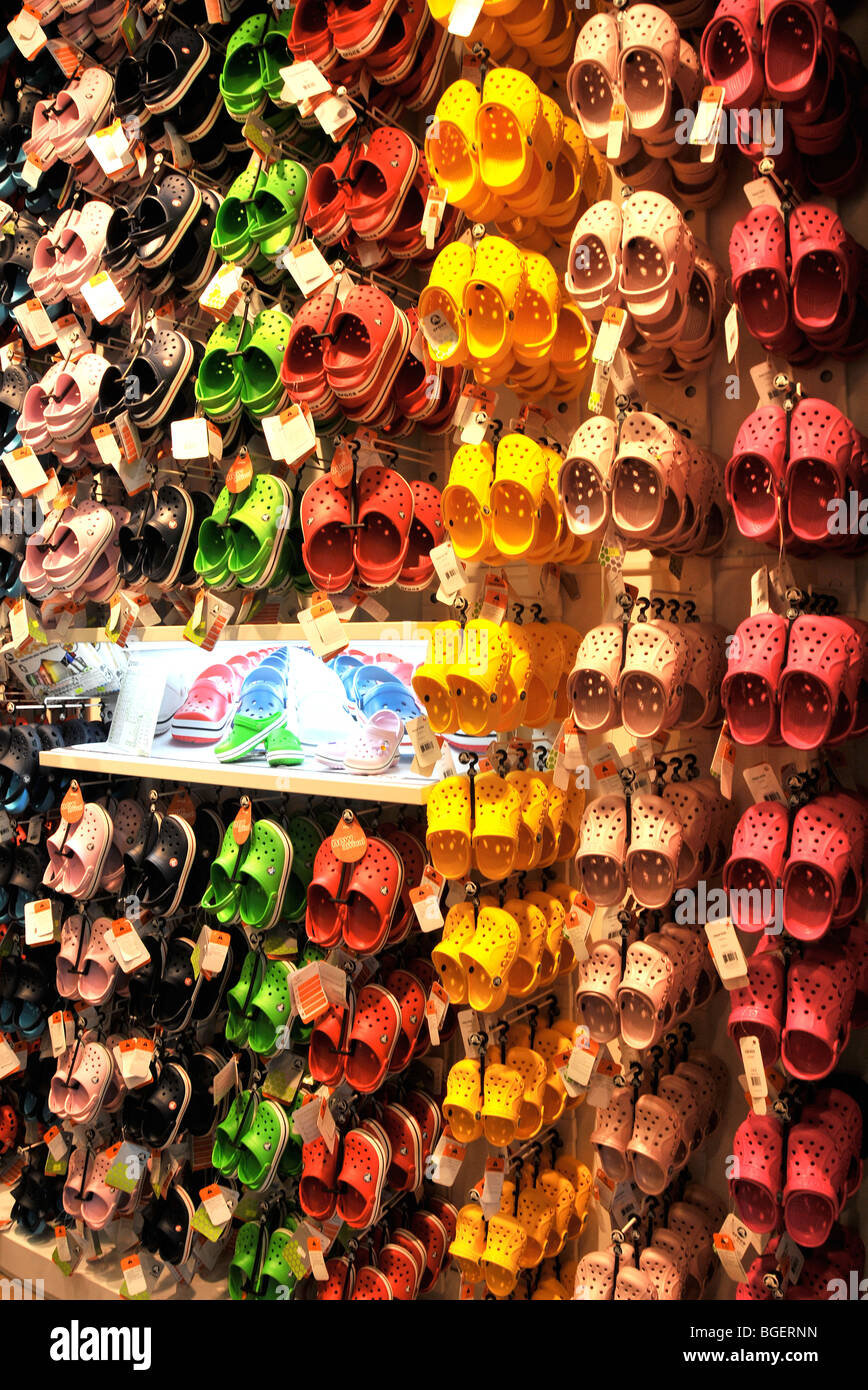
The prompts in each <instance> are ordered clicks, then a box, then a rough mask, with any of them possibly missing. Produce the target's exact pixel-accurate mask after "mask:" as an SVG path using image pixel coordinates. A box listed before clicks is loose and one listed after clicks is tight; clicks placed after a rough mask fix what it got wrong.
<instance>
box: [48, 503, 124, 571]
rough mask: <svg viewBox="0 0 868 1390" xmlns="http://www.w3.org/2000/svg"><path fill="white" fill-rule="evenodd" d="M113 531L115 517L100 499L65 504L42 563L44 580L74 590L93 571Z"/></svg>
mask: <svg viewBox="0 0 868 1390" xmlns="http://www.w3.org/2000/svg"><path fill="white" fill-rule="evenodd" d="M114 530H115V518H114V517H113V516H112V514H111V512H110V511H109V509H108V507H105V506H103V504H102V503H101V502H91V501H86V502H79V503H76V505H75V507H67V508H66V509H65V511H64V512H63V513H62V514H61V518H60V522H59V524H58V526H57V528H56V529H55V531H54V532H53V534H52V537H51V542H50V546H49V551H50V553H49V554H48V555H46V556H45V560H44V562H43V570H44V573H45V577H46V579H48V580H49V581H50V582H51V583H52V584H54V585H55V587H57V588H59V589H68V590H72V589H75V588H76V586H77V585H78V584H80V583H82V581H83V580H85V579H87V577H88V575H89V574H90V573H91V571H92V570H93V568H94V566H95V565H96V563H97V561H98V560H99V559H100V556H101V555H102V553H103V551H104V550H105V549H106V548H107V546H108V544H109V542H110V541H111V538H112V535H113V533H114Z"/></svg>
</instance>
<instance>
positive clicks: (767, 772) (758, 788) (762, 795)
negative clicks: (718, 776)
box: [742, 763, 787, 806]
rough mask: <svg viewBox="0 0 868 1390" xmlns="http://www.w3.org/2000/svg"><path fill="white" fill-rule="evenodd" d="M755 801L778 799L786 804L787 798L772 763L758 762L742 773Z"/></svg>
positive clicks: (780, 802) (781, 803)
mask: <svg viewBox="0 0 868 1390" xmlns="http://www.w3.org/2000/svg"><path fill="white" fill-rule="evenodd" d="M742 776H743V777H744V780H745V782H746V783H747V786H748V790H749V791H750V794H751V796H752V797H753V799H754V801H755V802H757V801H777V802H778V803H779V805H781V806H786V804H787V798H786V796H785V795H784V789H783V787H782V786H781V784H780V781H779V780H778V775H777V773H776V772H775V770H774V768H773V767H772V765H771V763H756V764H755V765H754V766H753V767H746V768H745V769H744V772H743V774H742Z"/></svg>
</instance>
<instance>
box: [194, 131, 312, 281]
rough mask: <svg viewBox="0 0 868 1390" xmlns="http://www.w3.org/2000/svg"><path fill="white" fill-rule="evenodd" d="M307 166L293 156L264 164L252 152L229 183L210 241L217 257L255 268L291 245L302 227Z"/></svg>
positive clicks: (267, 262)
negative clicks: (243, 167)
mask: <svg viewBox="0 0 868 1390" xmlns="http://www.w3.org/2000/svg"><path fill="white" fill-rule="evenodd" d="M307 186H308V175H307V170H306V169H305V168H304V167H303V166H302V165H301V164H298V163H296V161H295V160H294V159H279V160H277V161H276V162H275V163H274V164H272V165H270V166H265V165H264V164H262V163H261V162H260V160H259V159H258V157H257V156H256V155H254V156H253V158H252V159H251V161H250V163H249V165H248V167H247V168H246V169H245V170H244V172H243V173H241V174H239V175H238V177H237V178H236V179H235V181H234V182H233V183H232V184H230V186H229V190H228V192H227V194H226V197H225V198H224V199H223V202H222V203H221V204H220V207H219V209H218V211H217V217H216V219H215V222H214V231H213V233H212V237H211V245H212V246H213V248H214V250H215V251H216V252H217V254H218V256H220V257H221V259H222V260H224V261H226V262H229V263H235V264H238V265H245V266H251V267H252V268H253V269H254V270H258V269H260V268H261V266H262V265H264V264H270V263H271V262H273V259H274V257H275V256H277V255H279V254H280V252H282V251H285V250H287V249H288V248H289V247H290V246H294V245H295V243H296V241H297V240H298V238H299V236H300V235H301V233H302V231H303V228H304V210H305V206H306V202H307Z"/></svg>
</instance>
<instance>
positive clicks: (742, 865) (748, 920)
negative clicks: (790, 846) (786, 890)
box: [723, 801, 789, 932]
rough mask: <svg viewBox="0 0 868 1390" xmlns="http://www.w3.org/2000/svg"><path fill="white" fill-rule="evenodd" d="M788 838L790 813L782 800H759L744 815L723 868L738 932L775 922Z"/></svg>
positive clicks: (724, 883)
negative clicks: (776, 894) (777, 892)
mask: <svg viewBox="0 0 868 1390" xmlns="http://www.w3.org/2000/svg"><path fill="white" fill-rule="evenodd" d="M788 838H789V816H788V814H787V810H786V807H785V806H782V805H781V804H780V802H778V801H758V802H756V804H755V805H753V806H748V807H747V809H746V810H745V811H744V813H743V814H742V816H741V818H740V820H739V822H738V825H737V826H736V829H735V834H734V835H733V839H732V852H731V854H730V856H729V858H728V860H727V861H726V864H725V865H724V869H723V887H724V889H725V891H726V894H727V897H728V899H729V913H730V917H731V918H732V921H733V925H734V926H736V927H738V929H739V931H749V932H761V931H764V930H765V929H766V927H769V926H771V925H772V923H773V922H774V920H775V891H776V888H777V885H778V883H779V881H780V876H781V873H782V872H783V865H784V855H785V854H786V852H787V841H788Z"/></svg>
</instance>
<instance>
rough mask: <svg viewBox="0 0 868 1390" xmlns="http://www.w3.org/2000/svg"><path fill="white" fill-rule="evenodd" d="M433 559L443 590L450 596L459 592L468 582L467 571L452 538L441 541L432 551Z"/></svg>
mask: <svg viewBox="0 0 868 1390" xmlns="http://www.w3.org/2000/svg"><path fill="white" fill-rule="evenodd" d="M430 556H431V561H432V564H433V565H434V569H435V571H436V573H437V577H438V579H439V580H440V588H441V591H442V592H443V593H444V594H446V595H447V597H450V598H451V596H452V595H453V594H458V593H460V592H461V590H462V589H463V588H465V587H466V585H467V583H468V578H467V571H466V569H465V568H464V566H463V564H462V563H461V561H460V560H459V558H458V556H457V555H456V554H455V550H454V548H453V545H452V542H451V540H445V541H441V543H440V544H439V545H435V546H434V548H433V549H432V550H431V551H430Z"/></svg>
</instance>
